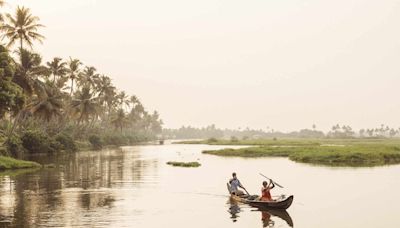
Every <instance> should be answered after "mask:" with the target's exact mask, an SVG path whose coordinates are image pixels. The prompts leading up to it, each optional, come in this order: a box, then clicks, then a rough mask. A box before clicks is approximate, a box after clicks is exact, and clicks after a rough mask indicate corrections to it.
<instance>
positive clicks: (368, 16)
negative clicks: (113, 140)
mask: <svg viewBox="0 0 400 228" xmlns="http://www.w3.org/2000/svg"><path fill="white" fill-rule="evenodd" d="M8 3H9V6H8V7H6V10H7V11H10V10H11V9H12V8H14V7H15V6H16V5H17V4H20V5H24V6H27V7H29V8H31V10H32V12H33V13H34V14H35V15H37V16H39V17H40V18H41V23H43V24H45V25H46V28H45V29H43V30H42V34H44V35H45V36H46V37H47V39H46V40H45V43H44V45H36V47H35V49H36V50H38V51H39V52H40V53H41V54H42V55H43V57H44V60H46V61H48V60H49V59H50V58H52V57H54V56H60V57H63V58H67V57H69V56H72V57H76V58H79V59H81V60H82V61H83V62H84V63H85V64H86V65H93V66H95V67H96V68H97V69H98V70H99V71H100V72H104V73H106V74H108V75H109V76H111V77H112V79H113V82H114V84H115V85H116V86H117V87H118V88H120V89H122V90H125V91H126V92H127V93H130V94H135V95H137V96H138V97H139V98H140V99H141V100H142V102H143V103H144V105H145V106H146V107H147V108H148V109H149V110H150V111H152V110H154V109H156V110H158V111H159V112H160V114H161V117H162V119H163V120H164V122H165V127H174V128H175V127H180V126H181V125H192V126H204V125H208V124H212V123H214V124H216V125H217V127H222V128H225V127H227V128H237V127H242V128H243V127H247V126H249V127H251V128H257V129H259V128H262V129H265V128H266V127H267V126H269V127H271V128H274V129H278V130H283V131H290V130H297V129H300V128H311V125H312V124H313V123H315V124H316V125H317V128H319V129H322V130H327V129H328V128H330V127H331V126H332V125H334V124H336V123H340V124H348V125H351V126H353V127H354V128H356V129H359V128H363V127H376V126H378V125H380V124H381V123H384V124H388V125H391V126H393V127H399V126H400V96H399V94H400V91H399V87H400V77H399V76H400V0H384V1H378V0H335V1H327V0H325V1H324V0H246V1H244V0H241V1H239V0H201V1H198V0H197V1H193V0H168V1H166V0H140V1H139V0H113V1H110V0H19V1H12V0H9V1H8Z"/></svg>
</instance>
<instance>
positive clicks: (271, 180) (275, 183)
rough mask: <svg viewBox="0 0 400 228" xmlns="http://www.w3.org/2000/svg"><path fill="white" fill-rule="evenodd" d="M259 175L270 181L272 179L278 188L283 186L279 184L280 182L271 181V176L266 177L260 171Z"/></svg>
mask: <svg viewBox="0 0 400 228" xmlns="http://www.w3.org/2000/svg"><path fill="white" fill-rule="evenodd" d="M260 175H261V176H263V177H265V178H267V179H268V180H270V181H272V182H273V183H274V184H275V185H276V186H278V187H280V188H283V186H282V185H280V184H278V183H276V182H275V181H273V180H272V179H271V178H268V177H266V176H265V175H264V174H262V173H260Z"/></svg>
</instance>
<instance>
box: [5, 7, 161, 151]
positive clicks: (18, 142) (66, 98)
mask: <svg viewBox="0 0 400 228" xmlns="http://www.w3.org/2000/svg"><path fill="white" fill-rule="evenodd" d="M3 5H4V1H1V0H0V6H3ZM42 27H44V26H43V25H42V24H40V19H39V17H37V16H34V15H33V14H32V13H31V11H30V10H29V9H28V8H25V7H17V9H16V10H15V12H13V13H11V14H10V13H3V14H2V15H1V19H0V32H1V37H2V43H3V44H2V45H0V151H1V153H2V154H7V155H13V156H20V155H24V154H26V153H52V152H55V151H61V150H71V151H74V150H77V149H78V148H79V147H84V146H85V145H86V146H92V147H93V148H101V147H102V146H103V145H126V144H131V143H137V142H142V141H148V140H151V139H155V138H156V136H157V135H158V134H160V133H161V130H162V128H161V126H162V121H161V120H160V117H159V114H158V113H157V112H156V111H155V112H153V113H148V112H147V111H146V109H145V108H144V106H143V105H142V103H141V102H140V100H139V99H138V98H137V97H136V96H135V95H130V96H129V95H128V94H126V93H125V92H123V91H119V90H118V89H117V88H115V86H113V84H112V80H111V78H110V77H109V76H107V75H104V74H101V73H99V72H97V70H96V68H95V67H93V66H90V65H84V63H82V62H81V61H80V60H79V59H77V58H73V57H68V58H66V59H63V58H60V57H54V58H53V59H51V60H49V61H47V62H44V61H43V60H42V57H41V56H40V55H39V54H38V53H35V51H34V49H33V48H34V44H35V43H37V42H39V43H43V42H44V40H45V37H44V36H43V35H42V34H41V31H40V30H41V28H42ZM88 142H90V144H89V143H88Z"/></svg>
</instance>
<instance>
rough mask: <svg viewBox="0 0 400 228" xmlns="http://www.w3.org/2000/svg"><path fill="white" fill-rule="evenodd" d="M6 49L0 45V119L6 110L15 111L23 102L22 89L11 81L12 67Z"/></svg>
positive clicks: (12, 75)
mask: <svg viewBox="0 0 400 228" xmlns="http://www.w3.org/2000/svg"><path fill="white" fill-rule="evenodd" d="M12 61H13V60H12V59H11V57H10V56H9V54H8V51H7V50H6V49H5V48H4V47H3V46H1V45H0V119H1V118H3V117H4V115H5V113H6V112H12V113H14V114H15V113H17V112H18V111H19V110H20V109H21V108H22V106H23V105H24V103H25V97H24V94H23V91H22V89H21V88H20V87H19V86H18V85H17V84H15V83H14V82H12V78H13V77H14V72H15V70H14V67H13V64H12Z"/></svg>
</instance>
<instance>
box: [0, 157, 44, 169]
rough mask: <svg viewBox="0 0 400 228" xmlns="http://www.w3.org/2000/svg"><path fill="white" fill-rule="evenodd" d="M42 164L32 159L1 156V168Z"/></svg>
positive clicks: (17, 167) (38, 165) (31, 166)
mask: <svg viewBox="0 0 400 228" xmlns="http://www.w3.org/2000/svg"><path fill="white" fill-rule="evenodd" d="M38 167H40V164H38V163H36V162H31V161H23V160H17V159H14V158H10V157H4V156H0V170H6V169H26V168H38Z"/></svg>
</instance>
